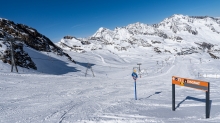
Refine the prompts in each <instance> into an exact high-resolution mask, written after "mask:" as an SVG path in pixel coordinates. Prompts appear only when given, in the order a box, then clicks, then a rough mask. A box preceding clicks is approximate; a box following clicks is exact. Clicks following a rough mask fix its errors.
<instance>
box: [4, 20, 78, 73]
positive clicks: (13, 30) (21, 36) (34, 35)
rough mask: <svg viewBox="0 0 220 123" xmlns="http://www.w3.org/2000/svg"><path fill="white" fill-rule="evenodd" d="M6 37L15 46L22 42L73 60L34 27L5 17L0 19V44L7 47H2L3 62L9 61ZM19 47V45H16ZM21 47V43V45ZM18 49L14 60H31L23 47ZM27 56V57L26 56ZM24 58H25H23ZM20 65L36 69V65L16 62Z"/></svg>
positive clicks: (36, 48) (38, 49)
mask: <svg viewBox="0 0 220 123" xmlns="http://www.w3.org/2000/svg"><path fill="white" fill-rule="evenodd" d="M8 37H11V38H12V40H14V45H15V47H17V46H18V45H19V44H24V45H26V46H28V47H31V48H33V49H35V50H37V51H44V52H53V53H55V54H57V55H64V56H67V57H68V59H70V60H71V61H73V62H74V60H72V58H71V57H69V55H68V54H66V53H64V52H63V50H62V49H61V48H59V47H58V46H56V45H55V44H54V43H53V42H52V41H51V40H50V39H49V38H47V37H46V36H44V35H42V34H41V33H39V32H38V31H37V30H36V29H34V28H32V27H29V26H27V25H24V24H16V23H14V22H13V21H10V20H7V19H3V18H1V19H0V41H1V45H5V46H6V47H7V48H4V49H2V50H3V51H2V52H3V54H4V57H5V58H4V59H3V61H4V62H7V63H9V64H10V63H11V62H10V53H8V50H10V47H9V46H10V44H9V43H7V41H6V40H8ZM18 47H20V46H18ZM22 47H23V45H22ZM20 51H22V52H18V53H17V54H18V57H16V58H17V59H16V61H23V62H27V59H29V61H28V62H33V61H32V60H31V58H30V57H28V55H24V54H27V53H25V51H23V48H20ZM27 57H28V58H27ZM24 59H26V60H24ZM17 64H18V65H20V66H21V67H26V68H33V69H36V66H33V64H34V63H33V64H32V65H29V66H28V65H26V66H24V65H22V64H23V63H17Z"/></svg>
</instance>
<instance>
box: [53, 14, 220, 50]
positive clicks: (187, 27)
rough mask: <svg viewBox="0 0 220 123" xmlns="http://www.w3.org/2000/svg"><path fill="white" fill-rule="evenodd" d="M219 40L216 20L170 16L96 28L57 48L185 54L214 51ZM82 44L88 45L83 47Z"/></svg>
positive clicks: (219, 24)
mask: <svg viewBox="0 0 220 123" xmlns="http://www.w3.org/2000/svg"><path fill="white" fill-rule="evenodd" d="M219 39H220V19H218V18H215V17H209V16H187V15H186V16H184V15H181V14H174V15H172V16H170V17H168V18H165V19H164V20H162V21H161V22H160V23H158V24H152V25H148V24H144V23H140V22H137V23H134V24H129V25H127V26H124V27H116V28H115V29H114V30H110V29H107V28H104V27H100V28H99V29H98V30H97V31H96V32H95V33H94V34H93V35H92V36H91V37H89V38H76V37H74V40H72V39H61V41H60V42H58V43H57V45H58V46H60V47H61V48H63V49H66V50H72V51H74V52H86V51H92V50H103V49H105V50H109V51H111V52H115V53H116V52H121V51H122V52H124V51H129V50H130V51H132V50H133V49H135V48H138V47H144V48H145V49H146V52H147V51H148V50H149V48H150V50H151V51H152V50H153V51H155V52H157V53H162V52H165V51H166V52H170V53H172V54H185V53H187V52H188V51H190V52H189V53H196V52H199V51H200V50H205V49H206V50H207V49H208V48H207V47H209V46H211V48H210V47H209V49H208V50H209V52H210V51H211V50H212V51H213V52H214V51H217V50H219V49H220V47H219V43H220V41H219ZM82 41H84V42H85V41H86V42H89V43H87V44H83V43H82ZM67 46H68V47H67ZM204 46H205V47H204ZM186 49H187V51H186ZM213 54H215V53H213Z"/></svg>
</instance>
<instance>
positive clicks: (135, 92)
mask: <svg viewBox="0 0 220 123" xmlns="http://www.w3.org/2000/svg"><path fill="white" fill-rule="evenodd" d="M134 98H135V100H137V90H136V79H135V81H134Z"/></svg>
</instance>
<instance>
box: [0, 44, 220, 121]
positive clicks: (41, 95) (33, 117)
mask: <svg viewBox="0 0 220 123" xmlns="http://www.w3.org/2000/svg"><path fill="white" fill-rule="evenodd" d="M25 51H26V52H28V53H29V55H30V56H31V57H35V58H41V59H33V61H34V62H35V63H36V64H37V67H38V70H37V71H34V70H28V69H23V68H20V67H19V68H18V69H19V73H10V66H9V65H8V64H4V63H2V62H0V68H1V69H0V78H1V80H0V98H1V100H0V122H2V123H30V122H31V123H32V122H33V123H97V122H100V123H109V122H111V123H112V122H113V123H145V122H156V123H168V122H169V123H172V122H181V123H184V122H185V123H203V122H204V123H205V122H216V123H217V122H219V121H220V98H219V95H220V89H219V87H220V84H219V79H218V77H216V78H215V76H214V77H213V76H212V77H210V76H209V75H216V74H217V75H219V74H220V71H219V68H220V65H219V60H216V59H211V58H210V57H209V56H208V54H205V53H204V54H200V53H197V54H191V55H186V56H175V55H171V54H165V53H163V54H156V53H154V52H152V53H148V54H146V53H145V52H143V50H142V49H141V48H139V49H136V50H135V51H133V52H121V53H118V54H115V53H112V52H110V51H108V50H96V51H93V52H86V53H74V52H71V51H67V53H69V54H70V56H71V57H73V59H74V60H76V61H77V64H73V63H70V62H69V61H68V60H67V59H65V58H64V57H59V56H56V55H52V54H47V53H44V52H41V53H40V52H36V51H34V50H33V49H31V48H28V47H27V48H25ZM201 57H202V60H201V62H200V59H199V58H201ZM45 59H48V60H45ZM157 61H158V64H157ZM190 61H191V63H190ZM87 63H90V64H91V65H92V69H93V72H94V74H95V77H93V76H92V72H91V70H90V69H89V70H88V74H87V76H86V77H85V72H86V67H87V65H88V64H87ZM137 63H142V65H141V71H142V75H141V78H138V80H137V97H138V100H134V81H133V80H132V77H131V72H132V70H133V67H138V65H137ZM204 74H207V77H206V76H203V75H204ZM172 76H180V77H187V78H192V79H199V80H203V81H208V82H210V85H211V87H210V102H211V105H210V107H211V110H210V118H209V119H206V118H205V92H203V91H200V90H195V89H191V88H186V87H179V86H176V111H172V110H171V107H172V103H171V102H172V101H171V97H172V95H171V94H172V91H171V79H172V78H171V77H172Z"/></svg>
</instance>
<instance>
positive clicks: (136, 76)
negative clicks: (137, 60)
mask: <svg viewBox="0 0 220 123" xmlns="http://www.w3.org/2000/svg"><path fill="white" fill-rule="evenodd" d="M131 76H132V77H133V79H134V98H135V100H137V90H136V80H137V78H138V75H137V73H136V71H135V70H134V72H133V73H132V74H131Z"/></svg>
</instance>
